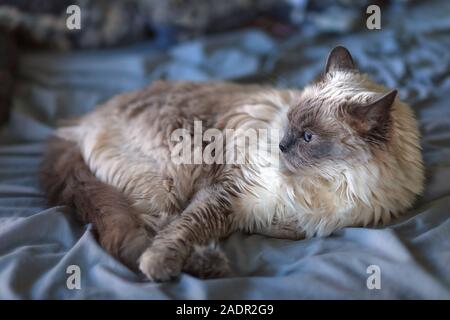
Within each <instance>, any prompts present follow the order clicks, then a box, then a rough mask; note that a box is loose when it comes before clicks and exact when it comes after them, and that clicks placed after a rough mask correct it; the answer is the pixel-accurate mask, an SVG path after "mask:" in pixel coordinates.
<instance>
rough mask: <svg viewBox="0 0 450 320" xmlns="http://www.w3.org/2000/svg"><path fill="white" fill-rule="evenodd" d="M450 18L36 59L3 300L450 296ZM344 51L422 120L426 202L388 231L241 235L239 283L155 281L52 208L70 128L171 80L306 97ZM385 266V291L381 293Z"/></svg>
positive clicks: (15, 131) (20, 100)
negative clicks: (304, 90)
mask: <svg viewBox="0 0 450 320" xmlns="http://www.w3.org/2000/svg"><path fill="white" fill-rule="evenodd" d="M449 12H450V3H448V2H442V3H441V4H439V5H434V6H433V5H431V6H427V5H426V4H424V5H417V6H415V7H413V8H411V9H409V10H408V11H407V12H398V11H395V10H393V11H392V12H391V13H390V16H389V17H386V20H387V21H390V23H389V26H387V27H383V28H382V29H381V30H376V31H369V30H366V31H360V32H356V33H352V34H348V35H345V36H340V37H329V36H326V35H322V34H317V33H314V32H312V33H309V34H305V33H302V34H299V35H298V36H293V37H291V38H289V39H286V40H276V39H273V38H271V37H270V36H268V35H267V34H265V33H264V32H262V31H261V30H258V29H248V30H243V31H237V32H233V33H229V34H223V35H216V36H211V37H207V38H202V39H197V40H192V41H188V42H183V43H181V44H179V45H177V46H175V47H173V48H171V49H170V50H168V51H161V50H159V49H158V48H155V47H153V46H152V44H147V43H143V44H138V45H133V46H130V47H126V48H121V49H109V50H98V51H80V52H76V51H75V52H69V53H51V52H40V53H39V52H30V53H23V55H22V56H21V59H20V61H21V62H20V65H19V76H18V81H17V83H16V88H15V91H14V97H13V109H12V113H11V119H10V121H9V123H8V125H6V126H5V127H4V128H3V129H2V132H1V135H0V298H1V299H421V298H425V299H433V298H437V299H449V298H450V219H449V218H450V104H449V101H450V55H449V54H448V52H449V51H450V20H449V19H448V14H449ZM405 19H407V20H408V21H409V22H411V23H405V21H406V20H405ZM336 44H343V45H345V46H346V47H348V48H349V50H350V52H352V54H353V56H354V58H355V60H356V63H357V65H358V66H359V68H360V69H362V70H364V71H365V72H367V73H369V74H370V75H371V76H373V77H374V78H375V79H376V80H378V81H381V82H382V83H384V84H385V85H386V86H388V87H391V88H398V89H399V92H400V95H401V97H402V98H403V99H404V100H406V101H408V102H409V103H410V104H411V106H412V107H413V108H414V110H415V112H416V115H417V117H418V119H419V123H420V130H421V133H422V147H423V151H424V158H425V162H426V168H427V186H426V191H425V193H424V195H423V196H422V197H421V198H420V199H419V200H418V201H417V203H416V205H415V207H414V208H413V209H411V210H410V211H409V212H406V213H405V214H404V216H403V217H402V218H401V219H399V220H396V221H394V222H393V223H392V224H390V225H389V226H384V227H377V228H371V227H369V228H345V229H343V230H340V231H337V232H335V233H334V234H333V235H332V236H330V237H326V238H313V239H308V240H302V241H289V240H279V239H270V238H266V237H263V236H259V235H245V234H234V235H232V236H231V237H230V238H228V239H227V240H226V241H224V242H223V244H222V246H223V248H224V249H225V251H226V253H227V255H228V256H229V258H230V260H231V262H232V270H233V271H232V275H231V276H230V277H227V278H223V279H211V280H200V279H197V278H195V277H192V276H190V275H187V274H182V276H181V277H180V278H179V279H177V280H175V281H172V282H168V283H151V282H147V281H144V280H142V277H140V276H139V275H137V274H135V273H133V272H132V271H130V270H129V269H127V268H126V267H125V266H124V265H122V264H121V263H120V262H118V261H117V260H115V259H114V258H112V257H111V256H110V255H108V254H107V253H106V252H105V251H104V250H103V249H102V248H101V247H100V246H99V245H98V243H97V242H96V240H95V238H94V237H93V234H92V232H91V226H90V225H86V226H84V225H82V224H80V223H79V222H78V221H77V220H76V219H75V218H74V216H75V215H74V212H73V210H72V209H70V208H67V207H62V206H60V207H47V205H46V203H45V197H44V195H43V193H42V191H41V189H40V188H39V182H38V179H37V172H38V167H39V162H40V159H41V156H42V153H43V148H44V142H45V139H46V138H47V137H48V136H49V135H50V134H51V133H52V131H53V129H54V128H55V126H56V125H57V122H58V120H60V119H64V118H68V117H73V116H78V115H82V114H84V113H86V112H88V111H89V110H91V109H92V108H93V107H94V106H95V105H96V104H97V103H100V102H102V101H104V100H105V99H107V98H109V97H110V96H112V95H114V94H117V93H120V92H123V91H127V90H133V89H137V88H140V87H143V86H146V85H148V84H149V83H151V82H152V81H153V80H155V79H159V78H165V79H190V80H196V81H203V80H209V79H224V80H234V81H240V82H263V83H271V84H274V85H277V86H280V87H292V86H296V87H302V86H303V85H305V84H306V83H307V82H308V81H311V80H312V79H313V78H314V77H315V76H316V75H317V74H318V73H319V72H320V71H321V70H322V68H323V63H324V60H325V58H326V54H327V52H328V51H329V50H330V48H332V47H333V46H334V45H336ZM71 265H76V266H78V267H79V268H80V271H81V278H80V279H81V283H80V285H81V289H79V290H78V289H69V288H68V286H67V281H68V278H69V277H70V275H71V272H70V268H69V269H68V267H69V266H71ZM374 266H375V267H374ZM374 268H375V269H376V270H378V271H379V272H380V285H381V288H380V289H376V288H375V289H369V287H370V284H369V286H368V281H369V282H370V279H369V278H370V276H371V275H372V272H373V270H375V269H374ZM377 268H378V269H377Z"/></svg>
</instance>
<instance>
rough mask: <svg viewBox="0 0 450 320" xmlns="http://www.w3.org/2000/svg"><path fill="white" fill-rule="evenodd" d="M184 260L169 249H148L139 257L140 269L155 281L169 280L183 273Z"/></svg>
mask: <svg viewBox="0 0 450 320" xmlns="http://www.w3.org/2000/svg"><path fill="white" fill-rule="evenodd" d="M182 267H183V260H182V259H181V258H180V256H178V255H176V254H173V253H171V252H169V251H168V250H155V249H153V248H149V249H147V250H146V251H145V252H144V253H143V254H142V255H141V257H140V259H139V269H140V270H141V271H142V273H144V274H145V275H146V276H147V278H148V279H149V280H151V281H155V282H163V281H169V280H171V279H172V278H175V277H177V276H178V275H179V274H180V273H181V268H182Z"/></svg>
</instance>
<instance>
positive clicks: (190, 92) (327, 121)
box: [42, 47, 424, 281]
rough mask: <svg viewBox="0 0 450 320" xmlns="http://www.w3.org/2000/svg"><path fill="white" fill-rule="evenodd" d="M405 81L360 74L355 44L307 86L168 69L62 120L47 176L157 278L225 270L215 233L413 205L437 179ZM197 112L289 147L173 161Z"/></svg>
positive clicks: (280, 233)
mask: <svg viewBox="0 0 450 320" xmlns="http://www.w3.org/2000/svg"><path fill="white" fill-rule="evenodd" d="M396 93H397V92H396V91H395V90H394V91H388V90H387V89H386V88H385V87H383V86H381V85H378V84H375V83H374V82H372V81H371V80H370V79H369V78H368V77H367V76H366V75H364V74H362V73H360V72H358V70H356V69H355V66H354V64H353V60H352V57H351V56H350V53H349V52H348V51H347V50H346V49H345V48H343V47H336V48H335V49H333V50H332V51H331V53H330V55H329V57H328V61H327V64H326V68H325V72H324V74H323V75H322V76H321V78H320V79H318V80H317V81H316V82H314V83H312V84H311V85H309V86H307V87H306V88H304V89H302V90H297V89H295V90H279V89H276V88H272V87H264V86H256V85H237V84H231V83H214V82H213V83H192V82H164V81H157V82H155V83H153V84H152V85H151V86H149V87H147V88H144V89H142V90H140V91H136V92H132V93H126V94H123V95H119V96H117V97H114V98H112V99H111V100H109V101H108V102H106V103H104V104H103V105H101V106H99V107H98V108H97V109H96V110H94V111H93V112H91V113H89V114H87V115H85V116H84V117H82V118H81V119H78V120H75V121H74V122H73V123H71V124H70V125H67V126H65V127H61V128H59V129H58V130H57V131H56V133H55V136H54V137H53V138H52V140H51V141H50V144H49V146H48V150H47V153H46V155H45V157H44V162H43V167H42V181H43V186H44V187H45V189H46V191H47V194H48V197H49V201H50V203H52V204H66V205H70V206H73V207H75V208H76V211H77V213H78V214H79V216H80V217H81V218H82V220H83V221H85V222H91V223H92V225H93V227H94V230H95V231H96V234H97V236H98V239H99V242H100V244H101V245H102V246H103V247H104V248H105V249H106V250H107V251H108V252H109V253H111V254H112V255H114V256H115V257H117V258H118V259H120V260H121V261H122V262H124V263H126V264H127V265H128V266H130V267H131V268H133V269H135V270H140V271H142V272H143V273H144V274H145V275H146V276H147V277H148V278H149V279H151V280H153V281H165V280H169V279H170V278H172V277H175V276H177V275H178V274H179V273H180V272H181V271H185V272H189V273H191V274H195V275H197V276H200V277H215V276H222V275H224V274H226V273H227V271H228V263H227V260H226V257H225V256H224V254H223V253H222V252H221V251H220V250H219V249H218V248H217V247H214V246H211V245H210V243H212V242H213V241H215V240H218V239H221V238H224V237H226V236H228V235H229V234H230V233H232V232H235V231H238V230H242V231H246V232H250V233H260V234H265V235H268V236H272V237H278V238H287V239H301V238H304V237H311V236H314V235H317V236H325V235H329V234H330V233H331V232H333V231H334V230H337V229H339V228H342V227H345V226H366V225H369V224H371V225H376V224H378V223H386V222H388V221H389V220H390V219H391V217H392V216H397V215H399V214H401V213H403V212H404V211H405V210H406V209H407V208H409V207H410V206H411V205H412V204H413V202H414V199H415V198H416V196H417V195H418V194H420V193H421V191H422V189H423V183H424V172H423V165H422V156H421V152H420V146H419V133H418V129H417V126H416V121H415V119H414V116H413V113H412V110H411V109H410V107H409V106H408V105H406V104H405V103H403V102H402V101H400V100H399V99H398V97H396ZM195 122H197V123H201V125H202V128H203V130H207V129H211V128H213V129H215V132H219V133H223V132H225V131H230V132H232V133H231V135H230V136H231V138H229V137H228V136H227V141H231V140H233V139H235V138H236V136H239V134H240V133H241V132H243V129H249V128H253V129H258V130H259V129H265V130H272V131H277V130H278V131H281V132H282V135H280V136H281V137H282V139H280V141H278V142H277V141H271V140H268V139H258V140H257V142H256V144H258V147H261V148H262V149H264V148H265V149H268V148H267V147H268V146H269V147H270V146H273V144H274V143H276V147H277V149H276V152H271V153H270V152H269V153H266V154H265V155H264V157H265V158H262V157H263V156H261V155H260V154H261V153H253V152H244V157H246V159H247V158H248V159H250V160H252V161H245V162H244V163H242V164H236V163H227V161H224V163H209V164H207V163H205V162H204V161H193V162H192V163H184V162H181V163H180V162H176V161H173V159H174V152H175V151H174V150H175V149H176V148H177V146H178V145H179V141H174V140H173V139H172V138H171V137H172V135H173V133H174V132H175V131H177V129H184V131H185V132H188V133H189V135H192V137H194V135H195ZM185 138H186V137H185ZM216 138H217V137H216ZM195 139H196V138H193V140H195ZM192 144H193V145H194V142H192ZM189 145H190V144H189ZM198 147H199V146H198V145H197V147H196V148H197V149H196V150H197V151H199V149H198ZM206 148H207V146H206V145H205V141H204V140H203V141H201V143H200V151H202V150H203V151H204V150H205V149H206ZM226 148H227V147H225V149H226ZM238 148H239V146H238ZM194 149H195V148H194ZM269 149H270V148H269ZM215 152H216V153H218V152H219V151H217V150H216V151H215ZM175 153H177V152H175ZM238 153H239V151H238ZM212 154H214V153H212ZM272 158H273V159H272ZM275 158H279V163H276V161H272V160H274V159H275ZM274 163H275V164H274Z"/></svg>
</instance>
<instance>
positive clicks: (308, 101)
mask: <svg viewBox="0 0 450 320" xmlns="http://www.w3.org/2000/svg"><path fill="white" fill-rule="evenodd" d="M396 95H397V91H396V90H387V89H385V88H384V87H383V86H381V85H377V84H376V83H374V82H373V81H371V80H370V79H369V78H368V77H367V76H366V75H364V74H362V73H360V72H359V71H358V70H357V69H356V67H355V64H354V62H353V59H352V57H351V55H350V53H349V52H348V50H347V49H345V48H344V47H336V48H334V49H333V50H332V51H331V53H330V54H329V57H328V60H327V63H326V67H325V72H324V74H323V75H322V76H321V77H320V79H319V80H318V81H316V82H315V83H312V84H311V85H309V86H307V87H306V88H305V89H304V90H303V91H302V93H301V95H300V97H299V98H298V100H297V101H295V103H294V105H293V106H291V108H290V110H289V112H288V114H287V117H288V122H287V126H286V128H285V132H284V134H283V137H282V139H281V141H280V144H279V147H280V150H281V153H282V157H283V159H284V163H285V164H286V167H287V168H288V169H289V171H292V172H305V170H308V169H310V168H321V169H324V168H323V167H324V166H326V165H327V164H328V165H330V166H333V165H336V164H338V163H347V164H348V163H351V164H352V165H354V164H355V162H356V164H357V162H364V161H367V159H368V158H370V154H371V153H372V152H373V151H374V150H375V149H377V150H383V148H384V147H385V146H386V144H388V143H389V140H390V138H391V133H392V112H393V109H394V104H395V101H396Z"/></svg>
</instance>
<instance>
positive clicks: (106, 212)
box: [40, 137, 229, 278]
mask: <svg viewBox="0 0 450 320" xmlns="http://www.w3.org/2000/svg"><path fill="white" fill-rule="evenodd" d="M40 178H41V184H42V186H43V188H44V190H45V192H46V194H47V198H48V202H49V204H50V205H67V206H70V207H72V208H75V209H76V213H77V216H78V217H79V218H80V220H81V221H82V222H83V223H92V225H93V228H94V231H95V234H96V236H97V238H98V241H99V243H100V244H101V246H102V247H103V248H105V250H106V251H107V252H109V253H110V254H111V255H113V256H114V257H115V258H117V259H118V260H120V261H122V262H123V263H124V264H126V265H127V266H128V267H130V268H131V269H133V270H135V271H136V270H138V268H137V263H138V259H139V257H140V255H141V254H142V252H144V251H145V250H146V249H147V248H148V247H149V246H150V244H151V242H152V237H153V236H155V234H156V232H155V230H150V229H149V226H148V224H144V223H143V221H142V220H141V218H140V217H139V215H138V213H137V212H135V211H134V210H133V208H132V207H131V206H130V204H129V202H128V200H127V198H126V197H125V196H124V195H123V193H122V192H120V191H119V190H117V189H116V188H114V187H112V186H110V185H108V184H105V183H103V182H101V181H99V180H98V179H97V178H96V177H95V176H94V175H93V174H92V172H91V171H90V170H89V167H88V166H87V165H86V163H85V162H84V159H83V157H82V155H81V153H80V150H79V148H78V146H77V145H76V144H75V143H73V142H70V141H66V140H63V139H60V138H58V137H52V138H51V139H50V140H49V142H48V146H47V148H46V153H45V154H44V159H43V162H42V167H41V177H40ZM130 249H132V250H130ZM183 270H184V271H185V272H187V273H191V274H194V275H196V276H199V277H201V278H210V277H218V276H224V275H225V274H227V273H228V272H229V267H228V261H227V259H226V257H225V255H224V254H223V253H222V252H221V251H220V250H219V249H218V248H211V247H199V248H197V249H196V250H195V251H193V252H192V254H191V255H190V256H189V257H188V258H187V261H186V263H185V265H184V268H183Z"/></svg>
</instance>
